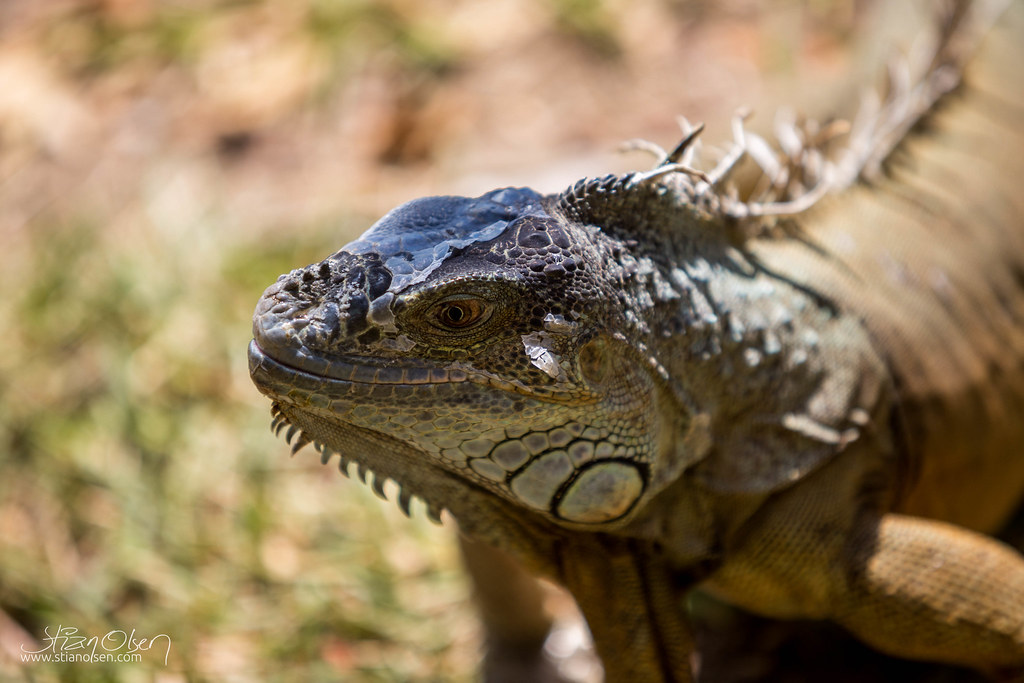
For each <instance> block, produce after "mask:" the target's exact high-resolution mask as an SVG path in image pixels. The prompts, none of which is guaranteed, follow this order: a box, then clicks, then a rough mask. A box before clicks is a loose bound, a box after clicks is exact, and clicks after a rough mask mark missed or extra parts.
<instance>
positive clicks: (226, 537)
mask: <svg viewBox="0 0 1024 683" xmlns="http://www.w3.org/2000/svg"><path fill="white" fill-rule="evenodd" d="M859 5H860V3H856V2H852V1H845V2H844V1H842V0H805V1H803V2H796V1H791V2H784V1H783V2H773V3H763V2H754V1H752V0H725V1H718V2H712V1H711V0H603V1H593V2H590V1H587V0H553V1H551V2H544V1H542V0H492V1H491V2H486V3H484V2H470V1H459V0H232V1H227V0H222V1H214V0H166V1H160V0H0V679H2V680H5V681H7V680H10V681H40V682H48V681H126V682H135V681H157V682H159V683H172V682H178V681H294V680H302V681H326V680H345V681H467V680H472V678H473V671H474V670H475V668H476V667H477V665H478V662H479V656H480V639H479V634H478V632H477V629H476V625H475V622H474V620H473V617H472V612H471V609H470V606H469V604H468V596H469V591H468V587H467V585H466V584H465V583H464V581H463V579H462V577H461V575H460V573H459V568H458V556H457V552H456V550H455V547H454V544H453V542H452V534H453V530H452V528H451V527H450V525H448V528H438V527H435V526H433V525H431V524H430V523H429V522H427V521H426V520H425V519H424V517H423V515H422V514H420V515H415V517H416V518H415V519H413V520H412V521H410V520H407V519H405V518H404V517H403V516H402V515H401V513H400V512H399V511H398V509H397V506H395V505H394V504H390V503H383V502H381V501H379V500H378V499H377V498H375V497H374V496H373V495H372V493H370V492H369V491H368V490H367V489H366V488H365V487H363V486H361V485H359V484H358V482H350V481H348V480H346V479H344V478H343V477H342V476H341V475H339V474H338V472H337V471H336V470H335V469H333V468H324V467H321V466H320V464H319V462H318V460H317V458H316V457H315V455H314V454H313V453H312V451H311V450H310V449H307V450H306V451H302V452H300V454H299V455H298V456H296V457H295V458H289V457H288V448H287V446H286V445H285V444H284V442H283V441H282V440H280V439H275V438H274V436H273V435H272V434H271V432H270V430H269V428H268V425H269V421H270V415H269V403H268V402H267V401H266V400H265V399H263V398H262V397H261V396H260V395H259V394H258V393H257V392H256V390H255V389H254V388H253V387H252V385H251V384H250V382H249V378H248V371H247V367H246V355H245V350H246V345H247V343H248V340H249V338H250V332H249V328H250V319H251V314H252V310H253V307H254V305H255V303H256V300H257V298H258V297H259V295H260V293H261V292H262V290H263V288H264V287H266V286H267V285H269V284H270V283H271V282H273V280H274V279H275V278H276V276H277V275H278V274H279V273H281V272H285V271H287V270H290V269H291V268H293V267H297V266H301V265H304V264H306V263H309V262H312V261H316V260H319V259H320V258H322V257H323V256H325V255H326V254H328V253H331V252H333V251H335V250H336V249H337V248H339V247H340V246H341V245H342V244H344V243H345V242H347V241H349V240H350V239H352V238H354V237H355V236H356V235H358V234H359V233H361V232H362V231H363V230H364V229H365V228H366V227H368V226H369V225H370V224H371V223H372V222H373V220H375V218H376V217H377V216H379V215H380V214H382V213H384V212H385V211H386V210H388V209H389V208H391V207H392V206H393V205H395V204H397V203H400V202H402V201H406V200H408V199H412V198H414V197H416V196H420V195H424V194H441V193H445V194H479V193H481V192H484V191H486V190H489V189H492V188H494V187H500V186H506V185H531V186H532V187H534V188H535V189H537V190H540V191H545V192H553V191H558V190H560V189H562V188H563V187H565V186H567V185H568V184H570V183H571V182H573V181H575V180H576V179H578V178H580V177H582V176H585V175H589V176H596V175H602V174H605V173H608V172H612V171H622V170H626V169H632V168H645V167H647V166H648V165H649V164H650V161H651V160H650V159H649V158H645V157H644V156H643V155H642V154H636V153H633V154H629V155H621V154H617V153H616V151H615V150H616V147H617V146H618V144H619V143H620V142H622V141H623V140H626V139H628V138H632V137H636V136H641V137H644V138H647V139H651V140H654V141H656V142H658V143H659V144H661V145H662V146H665V147H671V146H672V145H673V144H674V142H675V141H676V139H677V137H678V128H677V125H676V121H675V117H676V116H677V115H680V114H683V115H686V116H687V117H688V118H689V119H690V120H691V121H701V120H703V121H707V122H708V124H709V129H708V132H707V134H706V139H707V140H708V141H711V142H714V141H724V140H726V139H727V138H728V117H729V116H730V115H731V113H732V112H733V111H734V110H735V109H736V108H737V107H739V106H743V105H751V104H753V105H755V106H757V105H759V104H760V103H762V102H764V101H771V100H774V101H785V100H786V98H788V97H793V98H795V99H794V100H793V101H796V102H801V101H803V102H813V103H820V102H823V101H824V100H825V99H826V98H825V97H824V94H823V93H824V92H825V91H826V90H828V89H830V88H831V89H834V88H836V87H838V86H843V87H844V88H845V85H846V84H847V83H849V81H850V76H849V72H850V71H851V69H854V68H856V69H860V68H861V67H860V63H859V62H857V63H855V64H852V65H851V58H850V54H851V50H850V45H849V43H850V41H851V39H852V37H855V36H858V35H862V34H863V33H864V31H863V23H864V19H863V17H862V12H861V11H860V7H859ZM771 114H772V110H771V109H767V110H759V113H758V119H755V124H757V125H755V128H757V127H761V128H764V127H766V126H767V127H769V128H770V123H771ZM758 122H760V123H759V124H758ZM69 628H74V629H78V631H77V635H80V636H85V637H87V638H92V637H96V638H102V637H103V636H104V635H107V634H114V635H113V636H111V637H113V638H115V639H116V638H117V637H118V636H117V634H118V633H119V632H122V631H123V632H127V633H131V632H132V631H133V630H134V632H135V634H136V638H153V637H155V636H157V635H159V634H164V635H165V636H166V639H165V640H167V641H169V642H170V648H169V654H167V655H166V664H165V662H164V657H165V650H166V648H165V647H164V645H165V642H164V641H159V642H156V643H155V647H153V649H150V650H145V649H143V650H141V651H140V654H141V655H142V656H141V662H136V663H122V662H118V663H107V664H96V663H92V664H83V663H38V662H36V663H25V662H23V657H22V655H23V654H24V653H25V651H37V652H43V653H46V652H54V651H55V650H57V647H56V641H55V640H54V638H52V636H54V635H55V634H57V629H63V630H62V631H60V634H62V635H68V634H69V633H70V632H69V631H67V630H66V629H69ZM61 642H62V643H64V651H65V652H71V650H69V649H68V643H70V641H61ZM111 642H112V641H110V640H108V641H107V644H111ZM90 651H91V648H89V647H86V648H84V649H83V650H79V652H90ZM99 651H100V652H102V650H99ZM120 652H121V653H123V652H125V650H124V649H121V650H120Z"/></svg>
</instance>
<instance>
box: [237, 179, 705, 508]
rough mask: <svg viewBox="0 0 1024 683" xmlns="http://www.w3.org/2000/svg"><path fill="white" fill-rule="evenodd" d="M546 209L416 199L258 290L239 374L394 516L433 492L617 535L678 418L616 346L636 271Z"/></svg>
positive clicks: (502, 198)
mask: <svg viewBox="0 0 1024 683" xmlns="http://www.w3.org/2000/svg"><path fill="white" fill-rule="evenodd" d="M558 199H559V198H558V197H542V196H541V195H539V194H537V193H536V192H534V191H532V190H529V189H503V190H496V191H494V192H489V193H487V194H485V195H483V196H481V197H477V198H464V197H430V198H425V199H419V200H415V201H412V202H409V203H407V204H404V205H402V206H400V207H398V208H397V209H395V210H393V211H391V212H390V213H388V214H387V215H386V216H384V217H383V218H382V219H381V220H380V221H378V222H377V223H376V224H375V225H374V226H372V227H371V228H370V229H369V230H368V231H367V232H366V233H365V234H364V235H362V237H360V238H359V239H358V240H356V241H355V242H352V243H350V244H348V245H347V246H345V247H344V248H343V249H341V250H340V251H338V252H337V253H335V254H333V255H331V256H329V257H328V258H326V259H325V260H323V261H321V262H320V263H314V264H312V265H309V266H307V267H305V268H301V269H298V270H294V271H292V272H290V273H288V274H286V275H282V276H281V277H280V278H279V279H278V281H277V282H276V283H275V284H273V285H272V286H270V287H269V288H268V289H267V290H266V292H265V293H264V294H263V297H262V299H261V300H260V302H259V304H258V306H257V309H256V314H255V318H254V324H253V330H254V337H255V339H254V340H253V342H252V344H251V345H250V351H249V358H250V369H251V372H252V376H253V379H254V381H255V382H256V384H257V385H258V387H259V388H260V390H261V391H262V392H263V393H265V394H267V395H268V396H269V397H271V398H272V399H273V400H274V402H275V410H276V411H278V413H279V415H280V416H281V419H282V420H283V421H287V422H289V423H291V424H292V425H294V426H295V427H297V428H298V429H300V430H301V431H302V432H303V433H304V436H302V437H300V439H301V443H305V442H308V441H309V440H314V441H316V442H318V443H319V444H320V445H321V447H322V448H323V450H324V452H325V456H327V455H329V454H330V453H331V452H332V451H334V452H340V454H341V456H342V462H343V463H344V464H347V463H348V462H349V461H356V462H357V463H359V464H360V467H365V468H368V469H370V470H373V471H375V472H376V473H377V475H378V477H380V476H386V477H390V478H394V479H395V480H396V481H398V483H399V484H400V485H401V486H403V493H402V494H401V495H402V497H403V499H404V502H403V507H407V504H408V495H409V493H412V494H419V495H421V496H423V497H425V498H427V499H428V500H429V499H431V498H432V496H431V495H430V494H431V492H430V491H424V490H422V488H423V487H436V486H439V485H440V483H439V482H442V481H443V482H444V486H445V487H446V488H448V490H449V491H455V492H458V491H471V490H472V491H477V492H479V491H481V490H483V491H486V492H489V493H491V494H497V496H499V497H500V498H501V499H503V500H504V501H506V504H507V503H512V504H513V505H516V506H521V507H523V508H527V509H529V510H532V511H535V512H536V513H539V515H541V516H542V517H544V518H545V519H547V520H548V521H553V522H555V523H558V524H562V525H601V524H615V523H620V522H622V521H623V520H625V519H627V518H629V517H630V515H631V513H633V512H634V511H636V510H637V509H638V508H640V507H642V504H643V502H644V500H645V499H646V498H647V497H649V496H651V495H653V494H654V493H656V492H657V491H658V490H659V489H661V488H663V487H664V485H665V484H666V483H667V482H668V481H670V480H671V479H672V478H674V477H675V476H676V475H678V472H679V470H680V468H681V467H682V463H681V460H680V455H679V453H678V451H679V446H678V438H676V437H677V436H678V433H679V427H680V425H679V424H678V423H679V422H680V421H681V420H685V417H684V416H685V412H684V411H679V410H677V409H670V408H661V407H659V406H665V405H666V401H665V400H659V399H658V398H657V395H658V393H659V392H660V391H661V390H662V389H661V388H660V382H661V379H659V376H658V372H657V368H656V367H654V366H655V365H656V363H654V362H653V359H651V358H649V355H648V354H647V353H645V352H644V351H643V349H639V348H638V346H637V344H636V340H635V339H629V335H628V334H624V331H626V332H628V331H630V330H632V329H634V328H635V326H636V323H637V321H636V320H635V319H633V317H635V313H636V310H637V306H638V305H640V304H642V302H639V303H638V302H636V301H632V300H630V297H631V296H632V295H631V294H629V292H630V291H631V290H630V281H631V279H635V277H636V275H637V271H638V268H639V266H638V264H637V262H636V261H635V260H634V259H632V257H631V256H629V255H626V254H623V253H622V248H621V244H620V243H617V242H614V241H611V240H609V239H607V237H606V236H604V235H602V234H601V231H600V230H599V229H597V228H595V227H593V226H590V225H588V224H587V223H585V222H582V221H579V220H570V219H568V218H566V213H565V212H564V211H562V210H560V209H559V208H558ZM405 487H409V488H411V489H412V490H411V491H406V490H405ZM433 498H434V499H435V500H436V498H437V497H436V496H433ZM439 504H440V505H444V506H445V507H451V506H450V505H449V502H448V501H440V503H439Z"/></svg>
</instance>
